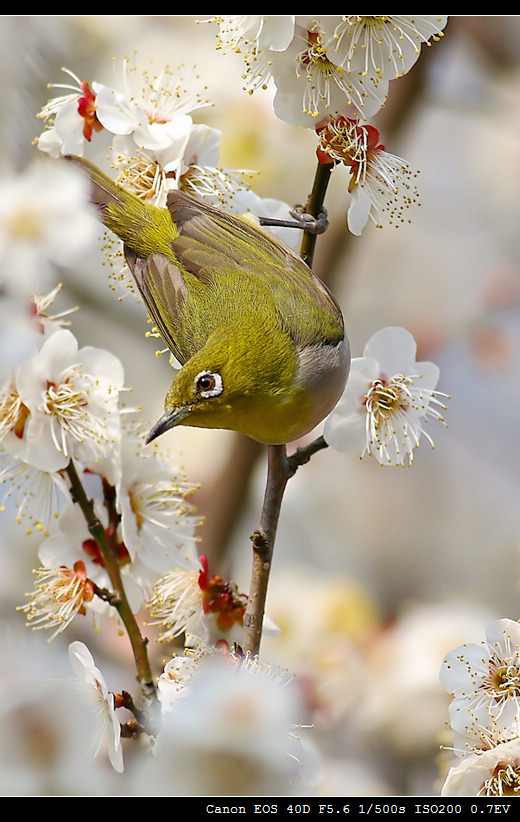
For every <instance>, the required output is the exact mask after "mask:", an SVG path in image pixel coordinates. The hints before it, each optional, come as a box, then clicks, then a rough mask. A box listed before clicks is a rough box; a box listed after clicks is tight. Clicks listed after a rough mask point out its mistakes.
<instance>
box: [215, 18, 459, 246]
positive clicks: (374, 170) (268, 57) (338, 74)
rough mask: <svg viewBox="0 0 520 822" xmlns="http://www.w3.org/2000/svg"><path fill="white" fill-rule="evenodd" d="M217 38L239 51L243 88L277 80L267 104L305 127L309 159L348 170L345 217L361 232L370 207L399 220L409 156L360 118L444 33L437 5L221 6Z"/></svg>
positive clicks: (408, 182)
mask: <svg viewBox="0 0 520 822" xmlns="http://www.w3.org/2000/svg"><path fill="white" fill-rule="evenodd" d="M215 22H217V23H218V24H219V35H218V48H220V49H222V50H223V51H227V52H229V51H235V52H238V53H239V54H241V55H242V57H243V60H244V66H245V74H244V77H245V80H246V86H245V87H246V88H247V89H248V90H249V91H250V92H253V91H255V90H256V89H258V88H266V87H267V85H268V84H269V82H270V81H272V82H273V84H274V87H275V89H276V91H275V95H274V101H273V105H274V111H275V113H276V115H277V116H278V117H279V118H280V119H281V120H284V121H286V122H288V123H292V124H294V125H298V126H303V127H304V128H313V129H315V130H316V132H317V134H318V137H319V141H320V144H319V147H318V150H317V154H318V159H319V161H320V162H322V163H334V164H336V163H342V164H344V165H346V166H347V167H348V169H349V171H350V175H351V176H350V182H349V193H350V194H351V195H352V197H351V201H350V206H349V210H348V226H349V229H350V231H351V232H352V233H353V234H357V235H359V234H361V232H362V230H363V228H364V227H365V225H366V224H367V221H368V219H369V217H370V218H371V219H372V220H373V222H374V223H375V224H376V225H378V226H381V223H382V222H383V221H385V222H389V223H392V224H393V225H395V226H397V227H398V226H399V225H400V224H401V223H402V222H404V216H403V215H404V213H405V210H406V209H408V208H409V207H410V206H411V205H412V204H414V203H416V202H417V199H418V192H417V189H416V188H415V185H414V183H413V178H414V177H415V176H416V172H414V171H413V170H412V168H411V166H410V165H409V164H408V163H407V162H405V161H404V160H402V159H401V158H400V157H396V156H395V155H393V154H389V153H388V152H386V151H385V147H384V145H382V143H381V142H380V139H379V132H378V131H377V129H376V128H375V127H374V126H372V125H368V123H367V122H366V121H367V118H369V117H373V116H374V115H375V114H377V113H378V112H379V110H380V109H381V108H382V107H383V106H384V105H385V102H386V100H387V97H388V94H389V87H390V82H391V81H392V80H396V79H398V78H399V77H402V76H403V75H404V74H406V73H407V72H408V71H410V69H411V68H412V67H413V65H414V64H415V62H416V61H417V59H418V57H419V55H420V53H421V48H422V46H423V45H428V46H429V45H431V42H432V40H438V39H439V38H440V37H442V35H443V29H444V28H445V26H446V23H447V17H446V16H445V15H413V16H406V15H358V14H355V15H341V16H335V17H334V16H321V15H320V16H319V17H314V16H309V17H306V16H299V15H296V16H294V15H279V16H277V17H268V16H267V17H266V16H259V15H257V16H235V17H232V16H224V17H217V18H215Z"/></svg>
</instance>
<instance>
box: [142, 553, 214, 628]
mask: <svg viewBox="0 0 520 822" xmlns="http://www.w3.org/2000/svg"><path fill="white" fill-rule="evenodd" d="M200 571H201V565H200V563H197V565H194V567H193V569H192V570H175V571H169V572H168V573H167V574H164V576H162V577H161V578H160V579H159V580H158V581H157V582H156V584H155V587H154V593H153V596H152V597H151V598H150V600H149V602H148V608H149V609H150V614H151V617H152V619H151V621H150V625H158V626H160V628H161V631H160V633H159V636H158V637H157V641H158V642H170V641H171V640H172V639H175V637H178V636H181V634H188V635H189V636H194V637H197V638H198V639H204V640H207V638H208V629H207V627H206V625H205V622H204V611H203V593H202V591H201V588H200V585H199V575H200Z"/></svg>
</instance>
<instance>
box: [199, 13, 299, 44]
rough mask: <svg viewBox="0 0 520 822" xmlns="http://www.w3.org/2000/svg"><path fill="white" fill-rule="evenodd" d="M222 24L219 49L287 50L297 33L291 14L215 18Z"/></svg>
mask: <svg viewBox="0 0 520 822" xmlns="http://www.w3.org/2000/svg"><path fill="white" fill-rule="evenodd" d="M215 22H217V23H218V24H219V26H220V36H219V38H218V44H217V48H220V49H223V50H224V51H243V50H244V48H245V49H250V48H251V46H253V47H255V48H261V49H272V50H273V51H284V50H285V49H286V48H287V46H289V44H290V42H291V40H292V38H293V36H294V23H295V17H294V15H290V14H277V15H272V16H269V15H262V14H251V15H246V14H242V15H236V16H234V17H233V16H226V15H222V16H221V17H217V18H215Z"/></svg>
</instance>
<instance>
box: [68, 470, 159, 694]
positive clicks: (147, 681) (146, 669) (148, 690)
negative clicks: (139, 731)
mask: <svg viewBox="0 0 520 822" xmlns="http://www.w3.org/2000/svg"><path fill="white" fill-rule="evenodd" d="M63 473H64V474H66V475H67V477H68V480H69V483H70V490H71V494H72V497H73V499H74V501H75V502H76V503H77V504H78V505H79V507H80V508H81V511H82V512H83V516H84V517H85V521H86V523H87V527H88V530H89V532H90V534H91V536H92V538H93V539H94V540H95V541H96V543H97V545H98V546H99V549H100V551H101V553H102V555H103V560H104V563H105V569H106V571H107V573H108V575H109V578H110V582H111V584H112V587H113V595H112V596H111V605H113V607H114V608H115V609H116V610H117V612H118V614H119V616H120V617H121V620H122V622H123V624H124V626H125V628H126V631H127V634H128V638H129V640H130V644H131V646H132V651H133V654H134V659H135V664H136V668H137V679H138V681H139V684H140V685H141V691H142V695H143V699H144V700H145V701H146V702H147V704H148V705H149V706H150V707H151V706H152V705H155V704H156V702H157V693H156V690H155V684H154V681H153V676H152V671H151V667H150V663H149V660H148V652H147V643H148V640H147V639H146V638H145V637H143V636H142V635H141V631H140V629H139V625H138V624H137V620H136V618H135V615H134V613H133V611H132V609H131V608H130V605H129V604H128V599H127V597H126V591H125V588H124V585H123V581H122V579H121V571H120V568H119V562H118V560H117V557H116V554H115V551H114V544H113V540H111V539H109V538H108V537H107V534H106V533H105V529H104V528H103V525H102V524H101V522H100V521H99V519H98V518H97V516H96V514H95V511H94V503H93V501H92V500H91V499H89V498H88V497H87V495H86V493H85V489H84V488H83V484H82V482H81V480H80V478H79V476H78V473H77V471H76V468H75V465H74V463H73V461H72V460H71V461H70V462H69V464H68V466H67V468H65V469H64V472H63ZM102 598H105V597H104V596H103V597H102Z"/></svg>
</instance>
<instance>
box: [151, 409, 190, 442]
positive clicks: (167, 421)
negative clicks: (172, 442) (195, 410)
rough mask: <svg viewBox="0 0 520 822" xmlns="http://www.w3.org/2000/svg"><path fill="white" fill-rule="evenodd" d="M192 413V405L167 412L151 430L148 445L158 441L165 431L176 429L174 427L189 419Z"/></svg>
mask: <svg viewBox="0 0 520 822" xmlns="http://www.w3.org/2000/svg"><path fill="white" fill-rule="evenodd" d="M190 411H191V405H183V406H181V408H172V409H171V410H170V411H165V412H164V414H163V415H162V417H160V419H158V420H157V422H156V423H155V425H154V426H153V428H151V429H150V432H149V434H148V436H147V437H146V445H148V443H149V442H152V440H155V439H157V437H160V435H161V434H164V432H165V431H169V430H170V428H174V426H176V425H178V424H179V423H180V422H181V421H182V420H183V419H184V417H187V416H188V414H189V413H190Z"/></svg>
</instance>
